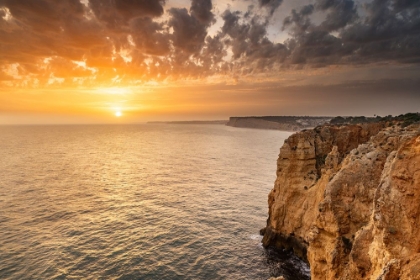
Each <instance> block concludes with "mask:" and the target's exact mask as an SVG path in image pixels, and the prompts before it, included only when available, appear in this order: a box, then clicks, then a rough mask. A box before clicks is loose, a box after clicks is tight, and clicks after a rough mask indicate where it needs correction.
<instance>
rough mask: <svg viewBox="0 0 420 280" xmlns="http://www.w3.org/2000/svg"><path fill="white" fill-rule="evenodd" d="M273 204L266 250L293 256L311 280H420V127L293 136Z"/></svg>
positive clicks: (324, 130)
mask: <svg viewBox="0 0 420 280" xmlns="http://www.w3.org/2000/svg"><path fill="white" fill-rule="evenodd" d="M268 204H269V218H268V220H267V227H266V228H265V229H264V231H263V233H264V238H263V244H264V246H276V247H279V248H286V249H293V250H294V251H295V253H296V254H298V255H299V256H301V257H302V258H303V259H305V260H307V261H308V262H309V264H310V266H311V278H312V279H383V280H385V279H388V280H390V279H420V126H419V125H418V124H417V125H416V124H414V125H411V126H408V127H406V128H402V127H401V126H400V125H399V124H398V123H397V122H377V123H369V124H360V125H347V126H340V127H338V126H331V125H324V126H322V127H317V128H315V129H313V130H307V131H302V132H298V133H295V134H293V135H292V136H290V137H289V138H288V139H287V140H286V141H285V143H284V145H283V146H282V148H281V150H280V155H279V158H278V161H277V179H276V182H275V186H274V188H273V189H272V190H271V192H270V194H269V197H268Z"/></svg>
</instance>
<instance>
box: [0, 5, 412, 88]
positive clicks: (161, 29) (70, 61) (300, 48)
mask: <svg viewBox="0 0 420 280" xmlns="http://www.w3.org/2000/svg"><path fill="white" fill-rule="evenodd" d="M252 3H255V4H256V3H258V6H259V7H260V8H261V9H258V8H254V6H253V5H252ZM302 3H304V2H302ZM356 3H359V2H356V0H313V1H309V0H307V1H306V5H302V6H301V7H298V8H296V9H293V10H291V11H289V12H290V13H288V16H286V17H285V18H281V19H278V18H277V15H276V16H275V17H273V13H274V12H275V11H276V10H277V9H279V7H280V5H281V4H282V0H258V1H257V0H253V1H251V0H250V1H249V4H250V5H249V6H248V9H247V10H246V11H244V12H239V11H235V10H234V9H233V8H229V9H228V10H226V11H224V12H223V13H222V14H219V15H216V14H215V13H216V10H215V9H213V8H214V7H213V3H212V1H211V0H192V1H191V6H190V7H185V8H171V9H169V10H167V11H166V15H165V16H162V15H163V14H164V12H165V11H164V5H165V1H164V0H155V1H151V0H89V1H88V2H87V4H83V3H81V2H80V1H79V0H60V1H58V0H37V1H24V0H0V39H1V40H0V63H1V65H3V66H4V67H3V68H4V69H2V71H3V72H2V73H3V74H2V77H3V78H2V80H5V79H10V77H12V76H13V75H12V76H11V75H10V73H9V74H8V72H7V69H6V68H7V67H11V66H10V65H15V64H19V68H17V70H16V71H18V72H19V75H21V76H25V75H26V74H27V75H28V77H29V76H30V77H36V78H37V79H38V80H40V81H48V77H49V76H50V74H52V73H54V72H57V73H59V74H57V75H59V76H60V77H63V78H66V79H67V80H71V78H79V77H86V75H87V74H88V73H93V72H92V69H88V68H84V67H81V66H80V65H77V64H75V63H74V61H79V62H80V61H84V62H85V63H86V66H87V67H94V68H95V71H96V72H95V74H94V77H96V79H99V80H101V81H107V80H108V81H109V80H112V79H114V78H115V77H118V79H122V80H124V79H125V80H124V81H128V82H129V81H137V80H147V79H164V78H165V77H171V78H185V77H203V76H209V75H213V74H229V75H231V76H232V77H240V76H241V75H250V74H257V73H276V71H283V70H285V69H300V68H305V67H308V68H317V67H325V66H328V65H354V64H369V63H377V62H386V63H394V64H395V63H411V64H419V63H420V1H418V0H372V1H370V2H367V3H365V4H356ZM258 6H257V5H256V6H255V7H258ZM266 11H268V12H266ZM358 11H362V12H361V13H358ZM279 14H280V13H279ZM216 20H218V21H222V22H219V23H221V28H220V30H215V29H214V24H215V23H216ZM278 21H280V24H279V22H278ZM281 21H282V23H283V24H282V25H281ZM217 26H219V25H217ZM209 30H211V33H210V36H209ZM273 30H274V31H273ZM280 30H283V31H284V32H285V33H287V34H288V38H287V39H286V40H284V41H283V42H278V41H274V40H272V39H271V38H273V37H274V36H273V33H275V32H277V31H280ZM13 67H14V66H13ZM60 67H63V68H65V69H67V70H66V71H61V72H60V71H59V68H60ZM5 69H6V70H5ZM5 75H6V76H5ZM37 75H38V76H37ZM66 75H67V77H66ZM84 75H85V76H84ZM4 77H6V78H4ZM12 78H13V77H12ZM67 80H66V82H67Z"/></svg>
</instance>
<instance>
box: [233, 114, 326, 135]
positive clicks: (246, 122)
mask: <svg viewBox="0 0 420 280" xmlns="http://www.w3.org/2000/svg"><path fill="white" fill-rule="evenodd" d="M330 119H331V118H328V117H308V116H305V117H295V116H266V117H230V118H229V122H228V123H227V124H226V125H227V126H233V127H242V128H258V129H275V130H283V131H299V130H302V129H306V128H313V127H315V126H317V125H320V124H323V123H325V122H328V121H329V120H330Z"/></svg>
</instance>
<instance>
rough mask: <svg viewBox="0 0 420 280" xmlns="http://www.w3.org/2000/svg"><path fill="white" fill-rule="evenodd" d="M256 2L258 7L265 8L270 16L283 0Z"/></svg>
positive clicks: (261, 0)
mask: <svg viewBox="0 0 420 280" xmlns="http://www.w3.org/2000/svg"><path fill="white" fill-rule="evenodd" d="M258 3H259V4H260V7H265V8H267V10H268V12H269V14H270V16H272V15H273V14H274V12H275V11H276V10H277V8H278V7H279V6H280V5H281V3H283V0H258Z"/></svg>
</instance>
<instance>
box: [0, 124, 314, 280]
mask: <svg viewBox="0 0 420 280" xmlns="http://www.w3.org/2000/svg"><path fill="white" fill-rule="evenodd" d="M289 135H290V133H288V132H281V131H269V130H252V129H239V128H232V127H227V126H223V125H182V124H138V125H92V126H89V125H85V126H70V125H66V126H2V127H0V279H267V278H269V277H270V276H279V275H284V276H286V279H307V278H308V273H309V272H308V267H307V266H305V265H304V264H303V263H302V262H301V261H300V260H299V259H297V258H296V257H294V256H293V255H291V254H289V253H284V254H282V253H280V254H279V253H278V252H274V251H266V250H265V249H264V248H263V247H262V246H261V237H260V236H259V235H258V232H259V229H260V228H262V227H264V226H265V223H266V219H267V210H268V208H267V195H268V193H269V191H270V189H271V188H272V187H273V184H274V180H275V175H276V174H275V172H276V159H277V157H278V153H279V148H280V147H281V145H282V144H283V142H284V140H285V138H287V137H288V136H289Z"/></svg>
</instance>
